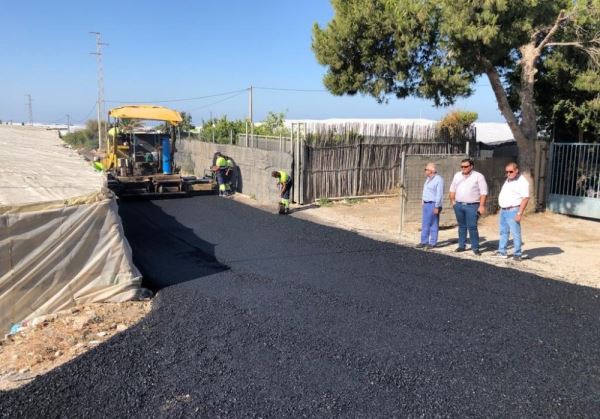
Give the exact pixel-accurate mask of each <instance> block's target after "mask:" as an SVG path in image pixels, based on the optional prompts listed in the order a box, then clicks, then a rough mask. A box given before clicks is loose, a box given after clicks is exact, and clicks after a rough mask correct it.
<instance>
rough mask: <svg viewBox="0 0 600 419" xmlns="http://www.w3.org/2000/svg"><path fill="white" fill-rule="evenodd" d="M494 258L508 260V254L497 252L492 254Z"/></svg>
mask: <svg viewBox="0 0 600 419" xmlns="http://www.w3.org/2000/svg"><path fill="white" fill-rule="evenodd" d="M492 257H495V258H498V259H508V255H507V254H506V253H500V252H499V251H497V250H496V251H495V252H494V253H493V254H492Z"/></svg>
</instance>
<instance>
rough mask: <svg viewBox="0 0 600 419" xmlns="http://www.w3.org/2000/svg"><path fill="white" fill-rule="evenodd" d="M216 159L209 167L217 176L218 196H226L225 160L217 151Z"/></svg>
mask: <svg viewBox="0 0 600 419" xmlns="http://www.w3.org/2000/svg"><path fill="white" fill-rule="evenodd" d="M215 157H216V160H215V165H214V166H213V167H212V168H211V169H212V171H213V172H215V175H216V176H217V183H218V184H219V196H227V190H226V186H225V172H226V171H227V160H225V157H223V155H222V154H221V153H219V152H217V153H216V154H215Z"/></svg>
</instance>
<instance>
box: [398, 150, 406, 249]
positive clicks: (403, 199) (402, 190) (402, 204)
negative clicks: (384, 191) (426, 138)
mask: <svg viewBox="0 0 600 419" xmlns="http://www.w3.org/2000/svg"><path fill="white" fill-rule="evenodd" d="M405 163H406V151H404V150H402V158H401V159H400V231H399V236H400V239H402V232H403V230H404V207H405V206H406V188H405V186H404V172H405V167H404V166H405Z"/></svg>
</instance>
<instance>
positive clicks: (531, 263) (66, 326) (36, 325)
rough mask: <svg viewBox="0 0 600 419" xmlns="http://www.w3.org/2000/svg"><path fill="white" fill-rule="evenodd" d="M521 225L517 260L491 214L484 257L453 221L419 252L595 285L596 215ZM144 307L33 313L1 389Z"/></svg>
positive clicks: (355, 225) (341, 204)
mask: <svg viewBox="0 0 600 419" xmlns="http://www.w3.org/2000/svg"><path fill="white" fill-rule="evenodd" d="M233 199H234V200H236V201H238V202H240V203H244V204H247V205H251V206H254V207H258V208H261V209H264V210H266V211H269V212H275V211H276V208H275V203H274V204H273V205H271V206H266V205H259V204H258V203H257V202H256V201H255V200H253V199H251V198H249V197H247V196H245V195H241V194H237V195H236V196H235V197H234V198H233ZM292 216H293V217H298V218H301V219H305V220H309V221H312V222H316V223H320V224H325V225H329V226H333V227H337V228H343V229H347V230H350V231H354V232H356V233H358V234H362V235H364V236H367V237H371V238H373V239H376V240H382V241H389V242H393V243H399V244H403V245H409V246H414V245H416V244H417V243H418V242H419V238H420V225H419V224H418V223H409V224H406V225H405V226H404V227H403V231H402V232H400V214H399V201H398V198H397V197H396V198H377V199H363V200H351V201H337V202H331V203H327V204H326V205H321V206H318V205H314V204H313V205H305V206H302V207H300V206H296V207H293V209H292ZM522 228H523V241H524V246H523V248H524V250H523V251H524V253H525V254H527V255H528V258H527V259H525V260H523V261H521V262H514V261H513V260H511V259H507V260H501V259H500V260H499V259H495V258H493V257H492V256H491V254H492V252H493V251H494V250H495V249H496V247H497V245H498V216H497V215H490V216H487V217H484V218H483V219H482V220H481V221H480V224H479V234H480V236H481V239H482V244H481V250H482V253H483V254H482V256H479V257H477V256H475V255H473V254H472V253H471V252H464V253H461V254H457V253H454V249H455V248H456V241H457V239H456V238H457V230H456V227H455V226H448V227H447V228H444V229H442V230H441V231H440V238H439V241H440V243H439V247H437V248H436V249H433V250H423V251H429V252H441V253H445V254H448V255H450V256H453V257H461V258H469V259H474V260H480V261H482V262H484V263H489V264H493V265H498V266H509V267H511V268H514V269H518V270H522V271H527V272H531V273H535V274H537V275H540V276H542V277H546V278H548V279H549V280H552V279H555V280H560V281H566V282H570V283H573V284H578V285H584V286H590V287H595V288H600V257H598V255H599V254H600V222H595V221H589V220H583V219H579V218H573V217H567V216H564V215H558V214H552V213H538V214H528V215H526V216H525V217H524V219H523V221H522ZM509 253H510V248H509ZM150 306H151V303H150V301H143V302H127V303H120V304H112V303H111V304H108V303H107V304H91V305H86V306H80V307H76V308H73V309H71V310H67V311H64V312H60V313H57V314H54V315H50V316H46V317H45V318H40V319H36V320H35V321H34V322H31V323H30V324H29V325H28V326H27V327H25V328H24V329H23V330H22V331H21V332H19V333H17V334H15V335H11V336H9V337H7V338H6V339H4V340H3V341H0V390H7V389H11V388H16V387H19V386H22V385H24V384H26V383H28V382H29V381H31V380H33V379H34V378H35V376H37V375H39V374H43V373H45V372H47V371H49V370H51V369H53V368H56V367H57V366H59V365H61V364H63V363H65V362H67V361H69V360H71V359H73V358H75V357H77V356H79V355H80V354H82V353H84V352H86V351H87V350H89V349H91V348H93V347H94V346H96V345H98V344H99V343H101V342H103V341H105V340H107V339H109V338H110V337H111V336H113V335H115V334H116V333H119V332H121V331H123V330H125V329H127V327H130V326H131V325H133V324H135V323H137V322H138V321H139V320H140V319H142V318H143V317H144V316H145V315H146V314H147V313H148V312H149V311H150Z"/></svg>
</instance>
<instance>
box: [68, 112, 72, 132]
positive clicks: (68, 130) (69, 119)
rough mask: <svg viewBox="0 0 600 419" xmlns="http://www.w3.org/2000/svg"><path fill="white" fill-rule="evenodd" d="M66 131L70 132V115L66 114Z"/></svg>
mask: <svg viewBox="0 0 600 419" xmlns="http://www.w3.org/2000/svg"><path fill="white" fill-rule="evenodd" d="M67 132H68V133H70V132H71V115H69V114H67Z"/></svg>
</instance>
